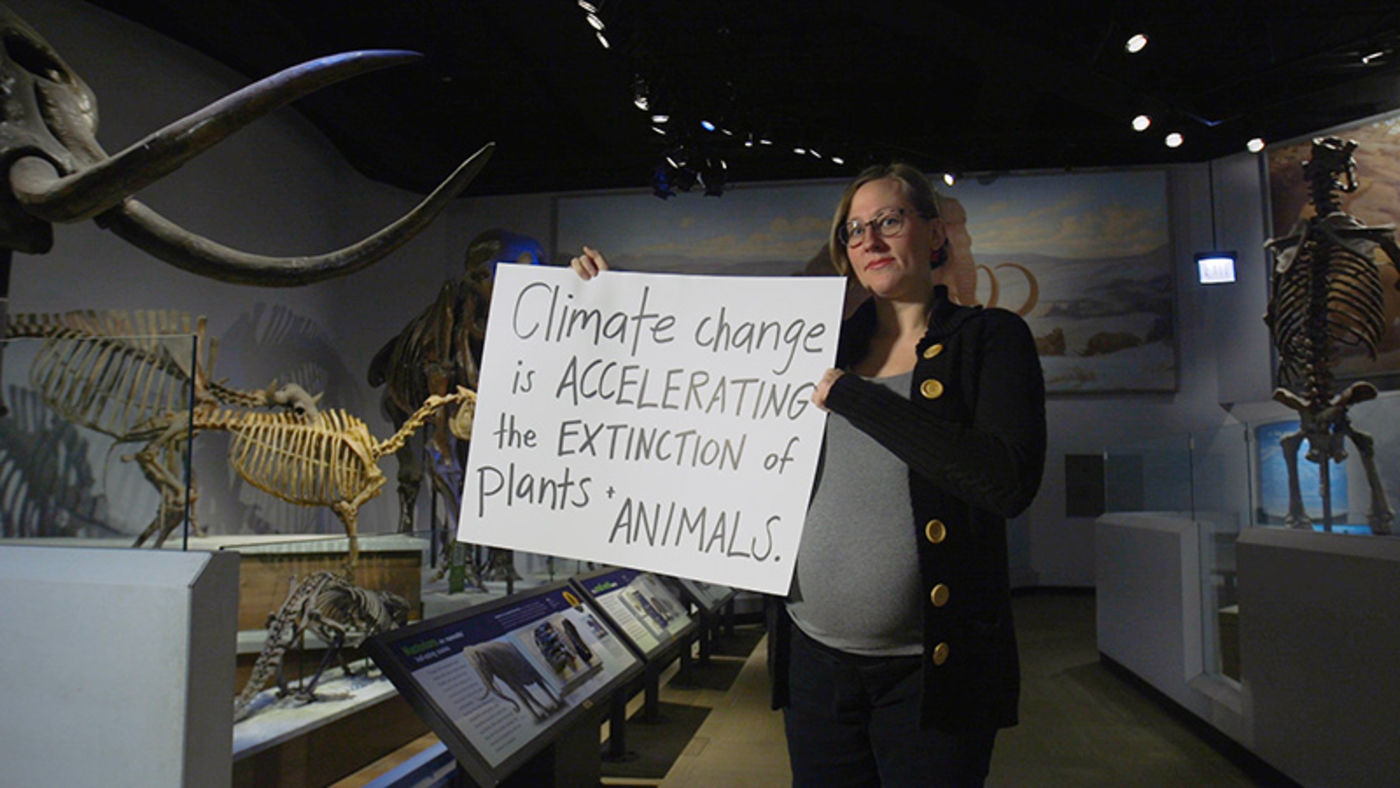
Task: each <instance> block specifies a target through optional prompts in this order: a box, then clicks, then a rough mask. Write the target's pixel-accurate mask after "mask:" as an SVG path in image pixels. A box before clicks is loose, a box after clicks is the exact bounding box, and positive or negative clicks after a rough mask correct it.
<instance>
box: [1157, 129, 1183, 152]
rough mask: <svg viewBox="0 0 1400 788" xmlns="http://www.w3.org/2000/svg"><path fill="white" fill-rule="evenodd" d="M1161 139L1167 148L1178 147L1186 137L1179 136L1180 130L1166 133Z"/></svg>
mask: <svg viewBox="0 0 1400 788" xmlns="http://www.w3.org/2000/svg"><path fill="white" fill-rule="evenodd" d="M1162 141H1163V142H1165V143H1166V145H1167V147H1168V148H1180V147H1181V143H1183V142H1185V141H1186V138H1185V137H1183V136H1181V132H1179V131H1173V132H1172V133H1171V134H1168V135H1167V136H1166V138H1165V139H1164V140H1162Z"/></svg>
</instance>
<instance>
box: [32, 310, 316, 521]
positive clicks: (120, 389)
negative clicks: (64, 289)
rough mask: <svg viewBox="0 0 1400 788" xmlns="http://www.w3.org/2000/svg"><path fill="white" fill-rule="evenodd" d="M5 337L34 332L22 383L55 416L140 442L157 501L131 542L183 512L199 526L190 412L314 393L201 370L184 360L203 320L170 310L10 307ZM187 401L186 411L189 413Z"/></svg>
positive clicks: (305, 405) (286, 402)
mask: <svg viewBox="0 0 1400 788" xmlns="http://www.w3.org/2000/svg"><path fill="white" fill-rule="evenodd" d="M6 330H7V333H8V335H9V336H10V337H33V338H40V339H42V340H43V343H42V344H41V345H40V348H39V350H38V352H37V354H36V356H35V359H34V362H33V365H32V366H31V367H30V371H29V380H30V385H32V386H33V388H34V389H35V391H37V392H38V394H39V396H40V397H41V398H42V399H43V401H44V403H45V404H46V405H47V406H48V407H49V409H50V410H52V411H53V412H54V413H55V414H57V415H58V416H59V417H60V418H62V419H64V420H66V421H70V422H72V423H74V424H77V425H80V426H83V427H86V428H88V429H91V430H94V431H96V432H99V433H102V434H104V435H108V436H110V437H111V438H113V439H114V440H115V441H117V443H119V444H123V443H139V444H143V446H142V448H141V449H140V450H139V451H137V452H136V453H135V454H134V455H126V456H123V457H122V459H123V460H127V461H130V460H135V461H136V463H137V465H138V466H139V467H140V468H141V472H142V474H143V475H144V476H145V477H146V479H147V480H148V481H149V482H150V483H151V484H152V485H153V486H154V487H155V488H156V489H157V490H158V491H159V493H160V496H161V504H160V507H159V509H158V511H157V513H156V515H155V517H154V518H153V519H152V520H151V523H150V524H149V525H148V526H147V527H146V529H145V530H144V531H142V532H141V534H140V535H139V536H137V538H136V542H135V544H136V546H140V545H142V544H144V543H145V542H146V540H147V539H152V538H153V542H152V543H153V545H154V546H156V547H159V546H160V545H161V544H163V543H164V542H165V539H166V537H168V536H169V535H170V533H171V532H172V531H174V530H175V528H177V527H178V526H179V525H180V524H181V523H182V522H183V521H184V520H185V519H186V512H185V509H186V505H187V503H188V508H189V513H188V514H189V516H188V519H189V523H190V527H191V529H192V530H193V531H194V532H195V533H197V534H198V533H202V532H203V531H202V529H201V528H200V526H199V522H198V519H197V518H196V517H195V514H194V501H195V499H196V498H197V492H196V486H195V483H194V480H193V479H190V482H189V485H188V492H189V498H188V501H187V500H186V497H185V493H186V485H185V484H184V479H183V475H184V468H185V460H186V456H187V453H188V442H189V438H190V436H191V435H192V434H193V431H194V430H197V429H198V427H196V426H195V424H193V421H197V419H195V418H193V416H194V414H205V413H208V412H210V411H212V410H214V409H215V408H216V407H217V406H219V405H232V406H238V407H243V408H266V407H285V408H293V409H296V410H299V411H302V412H307V413H311V412H314V411H315V409H316V404H315V402H316V399H315V398H313V397H312V396H311V395H310V394H307V393H306V391H305V390H304V389H302V388H301V387H300V386H298V385H296V384H288V385H286V386H282V387H278V386H277V385H276V384H275V383H274V384H272V385H270V386H268V388H267V389H264V390H261V391H245V390H241V389H235V388H232V387H229V386H227V385H225V384H223V383H221V382H219V381H214V380H211V379H210V374H209V367H211V366H212V361H211V362H208V363H206V364H205V365H204V366H200V365H198V362H197V361H196V362H195V363H193V364H192V363H191V362H192V358H191V357H192V356H195V355H197V356H198V357H199V358H210V355H209V354H208V353H206V352H203V351H204V350H205V349H207V347H208V345H207V344H206V342H205V321H204V318H203V317H199V318H191V317H190V316H189V315H187V314H183V313H179V312H173V311H138V312H135V313H127V312H120V311H110V312H99V311H90V310H89V311H77V312H68V313H64V314H21V315H12V316H11V317H10V319H9V321H8V325H7V326H6ZM191 410H193V414H192V413H191Z"/></svg>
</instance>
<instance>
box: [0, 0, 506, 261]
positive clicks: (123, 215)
mask: <svg viewBox="0 0 1400 788" xmlns="http://www.w3.org/2000/svg"><path fill="white" fill-rule="evenodd" d="M419 57H421V56H420V55H418V54H417V53H414V52H405V51H399V50H368V51H359V52H346V53H342V54H338V55H331V56H328V57H324V58H320V59H317V60H312V61H309V62H306V63H302V64H300V65H296V66H292V67H290V68H287V69H285V70H283V71H280V72H278V73H276V74H273V75H272V76H270V77H267V78H265V79H262V80H259V81H258V82H255V83H253V84H252V85H249V86H248V87H245V88H243V89H242V90H239V91H236V92H234V93H232V94H230V95H228V96H226V97H224V98H222V99H220V100H219V101H216V102H214V103H213V104H210V105H209V106H207V107H205V108H204V109H201V110H199V111H197V112H194V113H192V114H190V115H188V116H186V117H184V118H182V119H180V120H178V121H176V122H174V123H171V124H170V125H168V126H166V127H165V128H163V129H160V130H159V131H156V132H155V133H153V134H151V135H149V136H147V137H146V138H145V139H142V140H140V141H139V142H137V143H135V144H134V145H131V146H130V147H128V148H126V149H125V150H123V151H121V152H119V153H117V154H116V155H114V156H109V155H108V154H107V153H106V152H105V151H104V150H103V149H102V146H101V145H100V144H98V142H97V100H96V97H95V96H94V95H93V92H92V90H91V89H90V88H89V87H88V86H87V84H86V83H84V82H83V80H82V78H81V77H79V76H78V75H77V74H76V73H74V72H73V70H72V69H71V68H69V67H68V65H67V64H66V63H64V61H63V58H62V57H60V56H59V54H58V52H56V51H55V50H54V49H53V47H51V46H50V45H49V44H48V42H46V41H45V40H44V39H43V38H42V37H41V36H40V35H39V34H38V33H37V32H35V31H34V29H33V28H32V27H30V26H29V25H28V24H26V23H25V22H24V20H22V19H20V18H19V17H18V16H16V15H15V14H14V13H13V12H12V11H10V10H9V9H8V8H5V7H4V6H0V172H3V173H4V174H6V175H7V176H8V184H9V188H8V189H5V190H0V250H12V251H19V252H25V253H29V254H43V253H44V252H47V251H48V250H49V248H50V247H51V246H52V244H53V223H54V222H75V221H80V220H83V219H93V220H95V221H96V222H97V224H98V225H99V226H101V227H103V228H106V229H109V230H111V231H112V232H114V233H116V234H117V235H119V236H120V237H122V238H124V239H125V240H127V241H128V242H130V243H132V244H134V245H135V246H138V247H140V248H142V249H144V250H146V251H147V252H149V253H150V254H152V255H154V256H155V257H158V258H160V259H161V260H164V261H166V262H168V263H170V264H172V265H175V266H178V267H180V268H183V269H185V270H187V271H191V272H193V273H196V274H199V275H201V276H207V277H211V278H214V279H219V280H222V281H225V282H235V283H240V284H255V285H272V286H288V285H301V284H308V283H311V282H317V281H321V280H324V279H330V278H333V277H336V276H342V275H344V274H348V273H350V272H352V271H356V270H359V269H361V268H364V267H365V266H368V265H370V264H371V263H373V262H375V261H377V260H379V259H381V258H383V257H384V256H385V255H387V254H389V253H390V252H392V251H393V250H394V249H397V248H398V247H399V246H401V245H403V244H404V243H406V242H407V241H408V240H409V239H410V238H412V237H413V236H414V235H415V234H417V233H418V231H420V230H421V229H423V228H424V227H426V226H427V225H428V223H429V222H431V221H432V220H433V219H434V218H435V217H436V216H437V214H438V213H439V212H441V210H442V209H443V208H444V207H446V206H447V204H448V203H449V202H450V201H451V200H452V198H454V197H456V196H457V195H458V194H460V193H461V192H462V190H463V189H465V188H466V187H467V185H468V184H470V183H471V181H472V179H473V178H475V177H476V174H477V173H478V172H480V171H481V168H482V167H483V166H485V164H486V161H487V159H489V158H490V155H491V151H492V149H493V147H494V145H493V144H490V143H488V144H487V145H486V146H484V147H483V148H481V150H479V151H477V152H476V153H475V154H473V155H472V156H471V157H470V158H469V159H467V160H466V161H464V162H463V163H462V164H461V165H460V166H458V168H457V169H456V171H455V172H453V173H452V174H451V175H450V176H448V178H447V179H446V180H444V181H443V182H442V183H441V184H439V185H438V187H437V188H436V189H434V190H433V192H432V193H431V194H429V195H428V196H427V197H426V198H425V199H424V200H423V201H422V202H420V203H419V204H418V205H417V206H416V207H414V208H413V210H411V211H409V212H408V213H407V214H405V215H404V216H402V217H401V218H399V219H398V220H397V221H395V222H393V223H391V224H389V225H388V226H386V227H384V228H383V229H381V230H379V231H378V232H376V233H374V234H373V235H370V236H369V237H367V238H365V239H363V240H361V241H359V242H357V243H355V244H352V245H350V246H347V247H345V248H343V249H338V250H336V251H333V252H327V253H324V254H320V255H313V256H297V257H267V256H263V255H256V254H249V253H246V252H241V251H238V250H236V249H231V248H229V247H226V246H223V245H221V244H218V243H216V242H214V241H211V240H209V239H207V238H204V237H201V236H199V235H196V234H194V233H192V232H189V231H187V230H184V229H182V228H180V227H178V226H176V225H175V224H174V223H172V222H170V221H168V220H166V219H164V218H163V217H161V216H160V215H159V214H157V213H156V212H155V211H153V210H151V209H150V208H149V207H147V206H145V205H143V204H142V203H141V202H139V201H138V200H136V199H135V198H133V197H132V196H131V195H133V194H134V193H136V192H137V191H139V190H140V189H142V188H144V187H146V186H149V185H150V184H152V183H154V182H155V181H157V180H159V179H160V178H162V177H164V176H166V175H168V174H169V173H171V172H173V171H174V170H176V169H178V168H179V167H180V166H181V165H183V164H184V163H185V162H187V161H189V160H190V159H192V158H194V157H195V156H197V155H199V154H200V153H202V152H204V151H205V150H208V149H209V148H210V147H212V146H213V145H215V144H217V143H218V142H220V141H222V140H223V139H225V138H226V137H228V136H229V135H231V134H233V133H234V132H235V131H238V130H239V129H241V128H243V127H244V126H246V125H248V124H249V123H251V122H253V121H254V120H257V119H258V118H260V117H262V116H263V115H266V114H268V113H269V112H271V111H273V110H275V109H277V108H278V107H281V106H283V105H285V104H288V103H290V102H292V101H295V100H296V99H298V98H301V97H303V96H306V95H308V94H311V93H314V92H315V91H317V90H319V89H321V88H323V87H326V86H327V85H331V84H334V83H336V82H339V81H341V80H344V79H348V78H350V77H353V76H356V75H359V74H363V73H366V72H370V71H375V70H378V69H382V68H388V67H390V66H395V65H399V64H401V63H405V62H409V61H412V60H415V59H418V58H419Z"/></svg>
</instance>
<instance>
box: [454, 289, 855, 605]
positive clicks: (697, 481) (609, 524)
mask: <svg viewBox="0 0 1400 788" xmlns="http://www.w3.org/2000/svg"><path fill="white" fill-rule="evenodd" d="M844 293H845V282H844V280H842V279H840V278H837V277H724V276H682V275H676V274H640V273H623V272H616V271H609V272H606V273H604V274H602V275H601V276H599V277H597V278H595V279H593V280H591V281H584V280H582V279H580V278H579V277H578V276H577V275H576V274H575V273H574V272H573V271H572V270H569V269H560V268H545V267H541V266H510V265H504V266H499V267H498V268H497V269H496V280H495V288H494V292H493V295H492V299H491V314H490V318H489V320H488V322H487V329H486V349H485V351H484V352H483V363H482V369H481V379H480V390H479V391H478V400H477V412H476V421H475V426H474V428H473V435H472V442H471V451H470V454H469V459H468V463H467V476H466V480H465V484H464V490H463V495H462V511H461V519H460V526H459V529H458V534H457V538H458V539H459V540H461V541H464V542H471V543H475V544H484V545H491V546H494V547H505V548H511V549H516V550H525V551H529V552H535V553H544V554H547V555H556V556H564V557H568V558H575V559H579V560H585V561H596V562H599V563H606V564H615V565H619V566H629V567H636V568H639V569H647V570H651V571H654V572H658V573H661V574H669V575H676V576H680V577H692V578H696V579H699V580H704V581H707V582H712V583H722V584H725V585H730V586H734V587H737V588H745V589H751V590H755V591H763V592H767V593H775V594H786V593H787V591H788V585H789V583H790V582H791V578H792V569H793V560H794V559H795V558H796V556H797V544H798V540H799V538H800V537H801V533H802V522H803V518H804V516H805V513H806V510H807V502H808V498H809V496H810V494H811V488H812V479H813V476H814V474H815V472H816V465H817V459H818V455H819V452H820V449H821V440H822V429H823V427H824V425H825V414H824V413H823V412H822V411H821V410H820V409H818V408H817V407H816V406H815V405H813V404H812V402H811V395H812V391H813V389H814V388H815V386H816V382H817V381H818V380H819V379H820V378H821V375H822V373H823V372H825V371H826V370H827V369H828V368H830V367H831V366H832V365H833V364H834V362H835V358H836V341H837V332H838V329H839V325H840V319H841V307H842V299H843V298H844Z"/></svg>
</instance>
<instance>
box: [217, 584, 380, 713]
mask: <svg viewBox="0 0 1400 788" xmlns="http://www.w3.org/2000/svg"><path fill="white" fill-rule="evenodd" d="M407 622H408V602H407V601H406V600H405V599H404V598H403V597H401V596H399V595H398V594H395V593H393V592H391V591H372V590H370V589H367V588H361V587H360V586H357V585H354V584H353V583H351V582H350V581H348V580H346V579H345V578H344V577H341V576H339V575H336V574H333V573H331V572H325V571H322V572H317V573H315V574H313V575H311V576H310V577H308V578H306V579H305V580H303V581H301V582H300V583H297V582H295V578H293V583H292V590H291V591H290V592H289V593H288V594H287V599H286V601H284V602H283V603H282V606H281V607H279V608H278V609H277V610H276V611H274V612H272V613H269V614H268V617H267V642H266V643H265V644H264V645H263V648H262V651H261V652H260V653H259V654H258V659H257V661H256V662H254V663H253V671H252V673H251V674H250V675H249V677H248V682H247V683H246V684H244V685H243V689H242V690H240V691H239V693H238V695H237V696H236V697H235V698H234V700H233V719H234V721H235V722H237V721H238V720H241V719H244V718H246V717H247V716H249V715H250V714H252V703H253V699H254V698H256V697H257V695H258V693H259V692H261V691H262V688H263V687H264V686H266V685H267V682H268V680H269V679H271V678H272V677H273V676H274V675H275V676H276V677H277V687H278V693H277V697H279V698H283V697H286V696H287V695H289V694H290V695H293V696H294V697H295V698H296V699H297V700H300V701H302V702H303V703H310V702H311V701H313V700H316V694H315V690H316V684H317V683H318V682H319V681H320V680H321V675H322V674H323V673H324V672H325V670H326V667H327V666H328V665H329V664H330V661H331V659H333V658H334V657H336V656H339V657H340V660H341V667H342V668H344V670H345V672H346V673H347V674H349V673H350V672H351V671H350V666H349V665H348V664H346V662H345V657H344V652H343V651H342V649H343V648H345V647H346V646H350V647H352V648H353V647H356V646H358V645H359V644H360V643H361V642H363V641H364V639H365V638H367V637H370V636H371V635H374V634H376V633H379V632H384V631H386V630H390V629H394V628H395V627H399V626H403V625H404V624H405V623H407ZM307 632H311V633H312V634H314V635H315V636H317V637H318V638H320V639H321V640H322V641H323V642H324V643H326V644H327V646H328V648H327V651H326V655H325V657H323V658H322V660H321V664H320V666H319V667H318V668H317V669H316V673H315V674H314V675H313V676H312V678H311V681H310V682H309V683H306V684H304V685H303V686H301V687H300V688H298V689H297V690H295V691H293V690H291V689H290V688H289V687H288V686H287V677H286V672H285V670H284V666H285V659H286V656H287V651H288V650H289V649H291V648H292V647H293V646H294V645H295V644H296V643H297V642H298V641H299V640H300V639H301V638H302V637H303V636H304V635H305V634H306V633H307Z"/></svg>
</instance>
